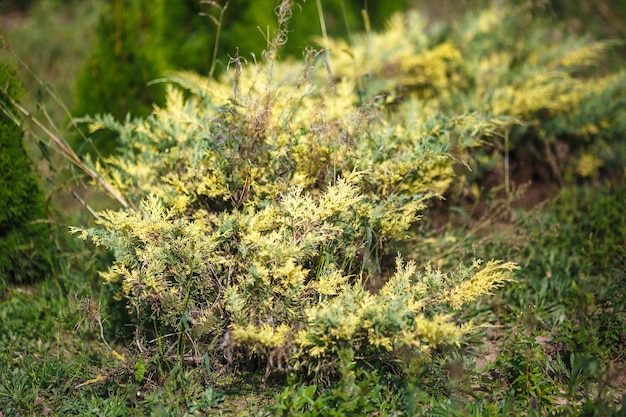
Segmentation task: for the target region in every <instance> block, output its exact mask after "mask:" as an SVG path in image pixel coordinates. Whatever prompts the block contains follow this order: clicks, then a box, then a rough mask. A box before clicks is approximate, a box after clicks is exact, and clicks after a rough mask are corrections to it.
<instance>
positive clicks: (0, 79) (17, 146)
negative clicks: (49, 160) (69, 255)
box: [0, 62, 50, 288]
mask: <svg viewBox="0 0 626 417" xmlns="http://www.w3.org/2000/svg"><path fill="white" fill-rule="evenodd" d="M0 86H2V87H1V88H0V108H1V110H2V113H0V254H2V256H0V288H2V287H4V286H5V285H7V284H10V283H22V282H30V281H33V280H35V279H38V278H41V277H43V276H44V275H45V274H46V272H47V271H48V268H49V256H50V251H49V245H50V243H49V237H50V230H49V227H48V226H47V224H46V223H45V220H46V218H47V216H46V201H45V196H44V194H43V191H42V190H41V188H40V185H39V180H38V178H37V176H36V174H35V172H34V171H33V167H32V165H31V161H30V159H29V158H28V155H27V154H26V150H25V149H24V145H23V143H22V135H23V132H22V126H21V119H20V118H19V117H18V115H17V112H16V111H15V108H14V107H13V105H12V102H13V100H18V99H19V98H20V95H21V91H22V90H21V88H22V87H21V84H20V82H19V81H18V79H17V78H16V72H15V71H14V70H13V69H12V68H11V67H10V66H9V64H8V63H5V62H0Z"/></svg>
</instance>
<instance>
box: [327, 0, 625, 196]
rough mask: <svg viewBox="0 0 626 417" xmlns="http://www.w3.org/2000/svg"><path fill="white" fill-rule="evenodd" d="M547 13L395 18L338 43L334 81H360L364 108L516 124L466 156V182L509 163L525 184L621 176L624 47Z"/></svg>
mask: <svg viewBox="0 0 626 417" xmlns="http://www.w3.org/2000/svg"><path fill="white" fill-rule="evenodd" d="M543 12H544V9H543V8H541V7H540V6H539V5H533V4H532V3H529V2H524V5H523V6H502V7H500V6H498V7H491V8H485V9H483V10H481V11H476V12H472V13H468V14H467V15H466V16H465V18H463V19H459V20H458V21H456V22H454V23H452V24H449V25H429V22H428V21H427V20H426V19H425V18H424V17H422V16H421V15H419V14H418V13H417V12H414V13H412V14H407V15H396V16H395V17H394V18H393V19H392V20H391V21H390V22H389V24H388V29H387V30H386V31H384V32H381V33H376V34H369V35H367V38H366V37H365V36H364V37H363V38H362V39H361V41H360V42H352V45H350V44H348V43H347V42H346V41H344V40H337V41H336V42H333V43H332V44H331V50H332V51H335V53H334V54H333V59H334V62H333V63H334V74H333V75H334V76H335V77H336V78H338V79H340V78H342V77H345V76H349V77H356V78H357V79H359V80H360V82H359V85H360V87H361V89H360V92H361V95H362V96H363V100H364V101H367V100H370V99H371V98H372V97H377V96H384V97H386V101H387V103H389V106H395V105H397V103H399V102H403V101H405V100H409V99H410V100H414V101H415V100H417V102H418V103H419V106H420V109H421V111H422V112H425V113H428V114H439V113H443V114H468V113H477V114H481V115H485V116H489V117H497V118H510V120H511V121H512V122H513V123H512V124H511V125H508V126H505V127H504V128H500V129H497V130H496V131H494V132H493V135H492V136H491V138H490V139H489V140H487V141H486V142H485V143H483V146H481V147H479V148H473V151H472V152H469V153H468V154H467V155H466V156H465V160H466V162H467V163H468V164H469V165H470V166H471V167H472V172H471V173H469V174H468V175H467V177H468V182H467V183H466V184H464V185H469V186H471V185H472V184H475V181H477V180H480V179H481V178H483V177H484V176H485V174H486V171H491V170H493V169H494V168H501V167H503V166H504V159H506V158H507V157H509V159H510V161H512V164H511V166H510V172H508V173H506V174H511V172H512V171H515V170H516V171H518V173H519V174H521V175H517V177H518V178H520V177H522V178H527V179H532V178H533V177H535V178H536V177H540V179H543V180H551V181H552V180H554V181H559V182H565V181H567V180H578V179H584V178H595V177H597V176H599V175H600V174H607V173H608V174H610V173H611V172H612V171H614V170H616V169H617V170H622V169H623V161H624V159H625V158H626V149H625V148H624V145H623V138H624V136H625V135H626V101H625V100H624V97H625V96H626V94H625V93H626V72H624V71H623V70H617V71H615V70H613V67H614V65H613V63H612V62H611V61H609V59H608V58H609V54H608V53H609V51H611V50H612V49H615V48H619V47H620V46H622V45H623V43H622V42H620V41H617V40H612V39H608V40H594V39H592V38H591V37H590V36H589V35H580V34H577V33H575V32H574V31H572V30H570V29H569V28H568V27H567V26H566V25H565V24H564V23H563V22H558V21H554V20H552V19H550V18H549V17H546V16H545V14H542V13H543ZM525 172H526V175H524V174H525ZM462 183H463V181H459V184H462Z"/></svg>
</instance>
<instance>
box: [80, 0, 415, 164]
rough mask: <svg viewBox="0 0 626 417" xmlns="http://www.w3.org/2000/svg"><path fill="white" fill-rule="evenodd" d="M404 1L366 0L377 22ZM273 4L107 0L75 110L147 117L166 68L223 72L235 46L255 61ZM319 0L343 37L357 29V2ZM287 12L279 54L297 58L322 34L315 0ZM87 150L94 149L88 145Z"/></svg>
mask: <svg viewBox="0 0 626 417" xmlns="http://www.w3.org/2000/svg"><path fill="white" fill-rule="evenodd" d="M407 3H408V2H407V0H397V1H395V2H393V3H389V2H386V3H383V4H378V3H376V4H372V5H371V6H369V7H368V11H369V12H370V14H371V24H372V25H374V27H380V26H382V23H383V22H384V21H385V20H386V19H387V17H388V16H390V15H391V14H392V13H393V12H394V11H395V10H398V9H399V8H401V7H406V6H407ZM279 4H280V1H279V0H255V1H243V0H238V1H237V2H232V4H231V2H230V1H201V0H180V1H176V2H172V1H167V0H157V1H143V0H141V1H128V0H107V1H106V2H105V3H104V5H103V7H102V10H101V12H100V21H99V23H98V27H97V30H96V32H97V33H96V36H97V38H96V42H95V44H94V47H93V53H92V55H91V57H90V58H89V60H88V62H87V63H86V65H85V67H84V69H83V71H82V73H81V74H80V77H79V78H78V80H77V82H76V101H77V105H76V107H75V109H74V114H77V115H80V116H82V115H85V114H99V113H108V114H112V115H114V116H115V117H116V118H118V119H123V118H125V117H126V115H127V114H130V115H131V116H147V115H148V114H149V113H150V111H151V110H152V108H151V106H152V103H156V104H159V105H162V104H163V98H164V95H163V90H162V89H161V84H153V83H151V82H152V81H154V80H155V79H158V78H161V77H163V76H165V75H166V74H167V73H168V72H171V71H180V70H187V71H196V72H198V73H200V74H203V75H208V74H211V75H212V74H213V73H219V72H221V71H223V70H224V69H225V68H226V66H227V65H228V60H229V57H231V56H235V55H237V54H238V53H239V54H241V55H242V56H243V57H245V58H246V59H248V60H251V61H253V60H255V59H259V60H260V59H261V56H262V54H263V51H264V50H265V49H267V44H268V41H269V39H268V36H269V35H270V34H271V33H273V32H274V31H275V30H276V19H275V14H274V11H275V9H276V8H277V6H278V5H279ZM321 4H323V6H322V14H323V16H324V17H323V21H324V23H325V24H326V25H327V26H328V28H327V31H328V33H332V34H334V35H336V36H341V35H343V36H346V34H347V32H348V31H350V27H351V28H352V30H355V29H361V28H362V26H363V23H362V17H361V9H362V8H363V7H364V5H363V2H362V1H354V0H352V1H343V0H342V1H338V0H325V1H323V2H321ZM292 18H293V20H294V21H295V25H294V26H293V27H292V30H291V32H290V35H289V37H290V42H289V43H288V44H286V45H284V47H283V48H282V49H281V53H282V54H283V55H285V56H289V55H292V56H297V57H301V56H302V54H303V52H304V51H305V48H306V47H307V46H309V45H310V44H312V43H313V42H314V41H315V38H317V37H320V35H321V32H320V20H319V18H318V6H317V4H316V2H315V1H308V2H306V1H305V2H303V1H298V2H297V3H296V7H294V8H293V10H292ZM218 25H219V27H218ZM216 38H217V39H216ZM216 40H217V41H218V42H216ZM214 58H215V62H213V61H214ZM81 139H82V138H79V137H76V138H75V139H74V143H73V145H74V147H75V148H81V149H82V147H84V146H85V145H86V144H84V143H82V142H80V141H81ZM91 140H92V142H93V143H94V144H95V148H96V149H97V151H98V152H100V153H101V154H103V155H108V154H109V153H110V152H112V151H113V150H114V149H115V147H116V146H117V144H116V142H115V139H114V138H113V137H112V136H111V135H107V134H105V133H104V132H102V131H101V132H99V133H98V134H96V135H93V136H92V138H91ZM86 150H87V151H89V152H90V153H92V154H93V153H95V152H94V149H93V148H91V147H89V148H86Z"/></svg>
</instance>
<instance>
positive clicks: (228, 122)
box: [74, 22, 516, 372]
mask: <svg viewBox="0 0 626 417" xmlns="http://www.w3.org/2000/svg"><path fill="white" fill-rule="evenodd" d="M282 24H284V22H282ZM281 27H282V28H283V30H284V29H285V28H284V26H281ZM283 35H284V33H282V34H279V36H277V38H276V39H279V40H281V39H282V36H283ZM398 41H399V40H398ZM275 47H276V43H275V44H273V45H271V46H270V51H269V52H268V54H267V56H268V57H269V59H268V60H267V61H265V62H263V63H260V64H257V65H242V63H241V62H240V61H234V62H233V63H232V67H231V70H230V71H229V72H227V73H226V74H224V76H223V77H222V78H221V79H220V80H219V81H215V80H209V79H205V78H202V77H199V76H198V75H195V74H191V73H182V74H179V75H178V76H177V77H176V78H175V79H172V82H173V85H171V86H169V87H168V93H167V104H166V105H165V106H164V107H163V108H155V109H154V112H153V114H152V115H151V116H150V117H148V118H145V119H138V120H134V121H128V122H126V123H118V122H116V121H115V120H113V119H112V118H111V117H98V118H94V119H93V122H92V126H91V127H92V129H93V130H94V131H95V130H97V129H101V128H111V129H113V130H115V131H117V132H119V135H120V138H119V140H120V144H121V146H120V149H121V153H120V154H119V155H116V156H114V157H111V158H110V159H108V160H106V161H103V162H102V164H101V165H100V166H99V167H98V169H99V171H100V172H101V173H102V176H103V178H104V179H105V180H106V181H107V182H108V183H109V184H110V185H112V186H114V187H115V188H117V189H118V190H119V191H120V192H121V193H122V194H124V195H125V196H126V197H127V199H128V201H131V202H132V204H131V205H132V208H130V209H127V210H120V211H107V212H103V213H100V214H99V219H98V221H97V223H98V224H97V226H96V227H93V228H89V229H74V232H75V233H78V234H79V235H80V236H81V237H82V238H84V239H87V238H89V239H91V240H92V241H93V242H94V243H95V244H97V245H100V246H104V247H106V248H108V249H109V250H110V251H111V252H112V254H113V255H114V262H113V264H112V266H111V267H110V268H109V269H108V270H107V271H103V272H102V273H101V275H102V278H103V279H104V280H105V281H107V282H109V283H113V284H114V285H117V286H118V288H119V294H118V295H119V297H121V298H123V299H125V300H126V301H127V303H128V306H129V312H130V313H131V314H132V315H133V316H134V317H135V319H136V323H137V325H138V326H139V327H140V331H139V332H138V333H137V334H138V336H140V337H139V339H138V342H139V343H141V335H142V334H143V333H144V332H145V333H150V332H154V331H155V330H156V332H157V333H158V334H157V335H156V336H162V337H160V338H159V339H158V340H159V341H160V343H161V344H162V343H165V342H164V341H169V342H168V343H170V345H171V346H173V345H174V344H176V345H177V347H178V349H179V352H183V351H184V350H185V345H184V342H186V341H188V340H191V341H193V343H192V344H189V345H187V346H196V347H197V346H199V345H202V346H203V348H202V349H204V350H205V351H208V352H212V353H215V354H216V355H215V357H221V356H222V355H223V356H225V357H226V358H228V359H229V360H230V361H234V362H235V363H237V361H238V360H239V359H241V358H242V356H247V355H258V357H260V358H263V359H264V360H266V361H267V366H268V370H271V369H276V368H278V369H283V368H284V367H287V366H288V367H295V368H306V369H308V370H310V371H315V372H317V371H321V370H327V369H329V368H330V369H332V364H334V363H336V356H337V355H338V354H339V352H340V351H341V350H343V349H351V350H354V351H357V352H358V355H359V356H360V357H364V358H377V360H381V361H389V362H393V361H394V355H395V354H396V353H397V352H399V351H403V352H406V351H407V349H408V350H409V351H414V352H415V353H418V354H419V353H425V352H428V351H429V349H431V348H432V347H434V346H438V345H440V344H455V343H458V342H459V341H460V338H461V336H462V335H463V334H465V333H466V332H468V331H469V330H471V328H472V324H471V323H461V324H459V323H457V322H455V321H454V319H453V316H452V312H453V311H454V310H456V309H458V308H460V307H462V306H463V305H464V304H466V303H467V302H469V301H471V300H473V299H475V298H476V297H478V296H480V295H482V294H487V293H489V292H490V291H491V290H492V289H493V288H495V287H497V286H499V285H501V284H503V283H504V282H505V281H506V280H508V279H509V277H510V273H511V271H512V270H513V269H514V268H515V267H516V266H515V265H514V264H512V263H503V262H497V261H491V262H487V263H485V264H481V263H480V262H479V261H477V262H475V263H474V264H473V265H471V266H469V267H465V266H460V267H459V268H458V269H457V270H455V271H452V272H450V273H444V272H441V271H437V270H433V269H431V268H427V269H426V270H425V271H417V270H416V267H415V265H414V264H413V263H409V264H407V265H404V264H403V262H402V260H401V259H402V257H401V256H398V259H397V262H396V270H395V273H394V272H393V270H391V271H387V269H393V268H392V267H391V268H387V267H386V266H385V265H381V263H380V260H381V258H383V256H386V257H388V256H389V255H391V256H392V257H393V256H394V255H396V254H395V253H394V251H395V250H396V249H395V248H397V247H398V246H394V245H395V244H396V243H397V242H401V241H403V240H404V239H405V238H406V236H407V233H408V230H409V228H410V227H411V226H412V225H413V224H414V223H415V222H416V221H418V220H419V216H420V212H421V210H422V209H423V208H424V207H425V205H426V203H427V202H428V200H429V199H432V198H436V197H440V196H442V194H443V193H444V192H445V191H446V190H447V188H448V187H449V186H450V184H451V182H452V181H453V180H454V172H453V163H454V162H455V160H454V158H453V155H454V154H455V153H458V152H460V151H461V150H462V149H464V148H467V147H469V146H478V145H479V144H480V143H481V140H484V139H485V138H488V137H491V136H493V135H495V134H498V132H501V131H503V130H504V129H506V128H508V127H509V126H510V125H511V123H513V121H512V119H511V118H508V117H491V116H484V115H482V114H479V113H477V112H466V113H463V114H453V113H450V114H446V113H441V112H434V111H432V109H430V108H429V105H428V104H427V103H425V102H424V101H423V100H424V97H438V96H439V95H441V94H443V93H442V91H443V90H447V91H449V92H450V94H452V90H455V89H463V88H466V85H465V84H464V83H463V82H461V81H459V79H457V78H456V77H454V76H453V77H448V76H447V75H444V76H441V74H440V72H441V71H445V67H446V63H447V62H453V64H454V68H456V65H457V63H459V64H462V62H461V61H460V60H459V59H460V58H461V56H460V55H459V53H458V51H456V50H455V49H454V47H453V46H451V45H449V44H442V45H439V46H437V47H436V48H434V49H433V50H425V51H424V53H423V54H421V55H419V56H418V58H415V59H412V61H411V66H412V67H411V68H413V69H414V73H412V75H411V77H418V78H419V77H420V76H419V74H418V73H419V72H420V71H421V70H420V68H421V69H422V70H424V69H427V68H428V69H429V71H431V70H432V71H431V72H432V73H429V74H430V75H429V76H428V77H426V78H424V77H423V76H421V78H420V79H421V80H422V81H420V83H430V82H431V81H432V86H431V87H429V89H428V92H427V93H426V92H424V91H425V90H423V89H422V92H423V94H416V95H414V96H413V95H408V96H406V97H404V98H403V99H402V100H399V101H397V102H394V103H393V104H392V102H393V100H394V99H393V98H390V97H385V96H372V97H370V98H367V99H366V100H365V101H363V97H364V96H363V95H362V94H361V99H360V98H359V89H360V83H361V82H362V80H361V78H360V77H359V76H353V75H351V74H350V73H346V74H344V75H341V77H339V74H340V72H339V71H337V72H336V74H335V75H334V76H331V73H330V72H329V67H328V66H327V65H325V63H326V64H327V63H328V61H327V57H326V56H325V55H324V53H323V52H319V53H316V52H311V53H310V54H309V55H308V56H307V58H306V59H305V62H304V63H297V62H284V63H281V62H277V61H275V60H274V57H275V56H276V54H274V53H272V50H271V48H275ZM457 61H458V62H457ZM433 63H437V64H436V65H435V64H433ZM433 65H434V66H433ZM330 70H331V71H332V68H330ZM433 80H435V81H433ZM390 106H391V107H393V111H389V109H388V107H390ZM384 278H388V279H387V280H385V279H384ZM371 283H379V284H381V285H382V288H380V289H379V290H378V291H372V290H371V288H370V285H369V284H371ZM168 334H169V335H171V334H175V336H174V337H173V338H172V339H169V337H171V336H164V335H168ZM218 354H219V356H218ZM181 357H182V355H181Z"/></svg>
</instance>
